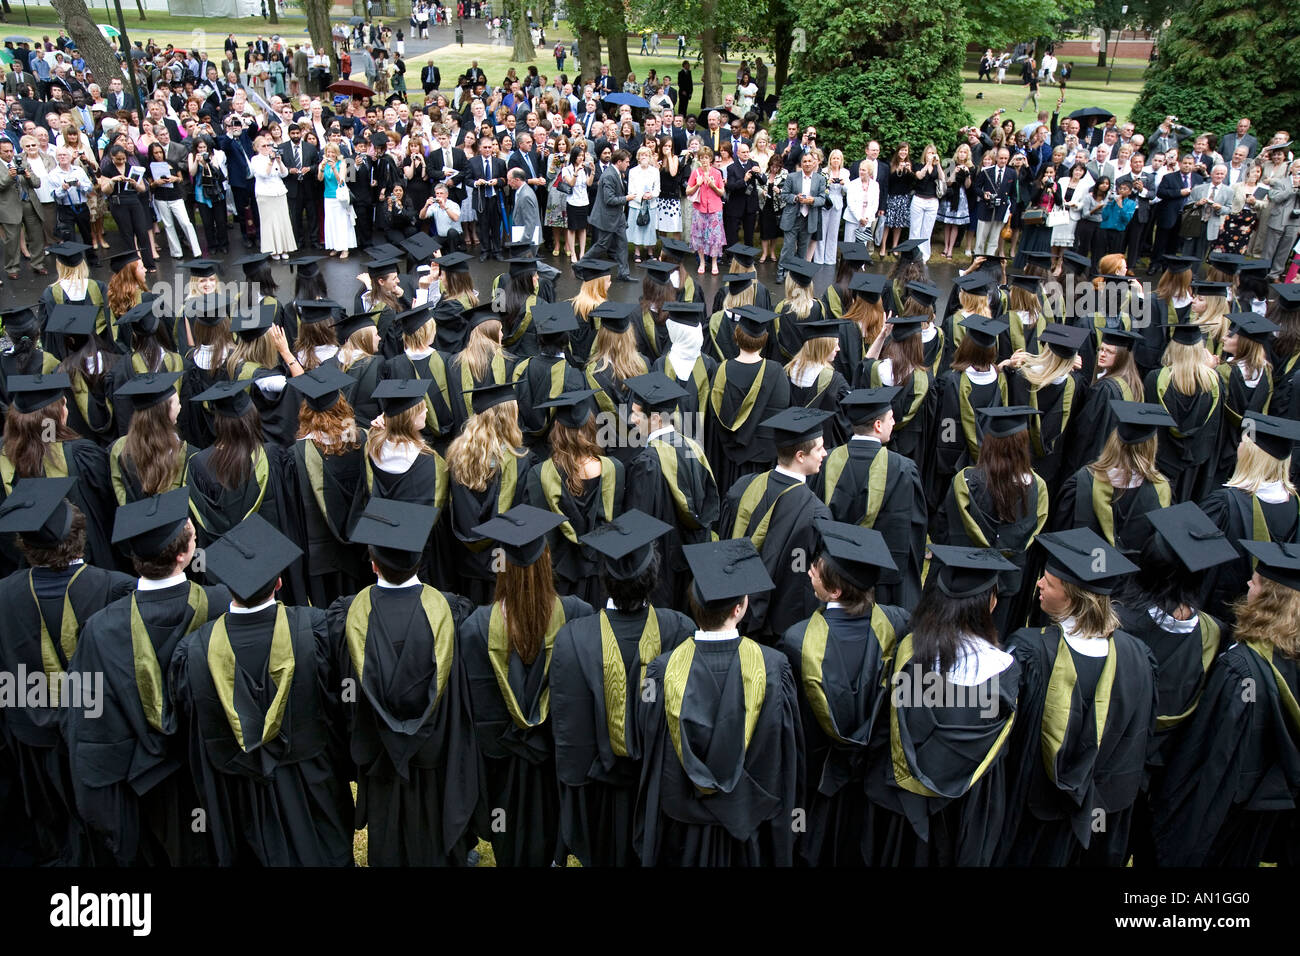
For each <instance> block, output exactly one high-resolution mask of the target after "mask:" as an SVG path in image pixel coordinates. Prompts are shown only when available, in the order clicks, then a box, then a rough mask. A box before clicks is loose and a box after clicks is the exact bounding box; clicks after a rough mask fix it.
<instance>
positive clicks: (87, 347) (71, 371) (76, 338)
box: [59, 332, 119, 394]
mask: <svg viewBox="0 0 1300 956" xmlns="http://www.w3.org/2000/svg"><path fill="white" fill-rule="evenodd" d="M63 341H64V342H65V343H66V345H67V348H68V354H67V356H66V357H65V358H64V359H63V361H62V363H60V365H59V371H61V372H63V373H64V374H65V375H67V376H68V378H69V379H70V380H71V381H72V382H74V383H75V382H76V381H77V379H78V378H81V379H82V380H83V381H85V383H86V385H87V387H88V388H89V389H90V390H91V391H92V392H95V393H96V394H102V393H103V384H104V380H105V379H106V378H107V377H108V370H109V366H110V362H109V359H110V358H112V359H116V358H117V357H118V355H119V353H118V352H117V350H116V349H115V348H114V347H113V345H112V343H111V342H108V341H106V340H105V339H103V338H101V337H100V335H99V333H98V332H92V333H91V334H90V335H65V336H64V337H63ZM101 353H102V354H103V355H104V356H105V360H104V367H103V369H102V370H100V371H94V372H92V371H90V370H89V368H88V367H87V364H86V363H87V360H88V359H91V358H93V357H94V356H95V355H97V354H101Z"/></svg>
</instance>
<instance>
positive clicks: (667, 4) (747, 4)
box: [610, 0, 763, 106]
mask: <svg viewBox="0 0 1300 956" xmlns="http://www.w3.org/2000/svg"><path fill="white" fill-rule="evenodd" d="M632 11H633V20H634V21H639V22H642V23H653V24H655V25H656V26H657V27H658V29H659V32H660V34H661V35H662V34H663V33H664V32H668V33H684V34H686V36H687V37H688V38H691V37H693V38H696V39H697V42H698V43H699V46H700V49H701V50H702V51H703V52H704V56H703V58H702V59H703V63H704V75H703V78H702V80H701V89H702V91H703V95H704V100H703V104H704V105H707V106H713V105H716V104H718V103H721V102H722V45H723V44H724V43H730V42H731V40H732V39H733V38H734V37H735V36H736V35H737V33H738V32H744V33H747V34H748V33H751V32H752V31H754V30H758V31H762V29H763V27H762V26H760V25H759V24H758V22H757V21H758V20H759V19H761V18H756V17H755V16H754V7H753V4H752V0H633V6H632ZM610 72H611V73H612V72H613V69H612V68H611V70H610Z"/></svg>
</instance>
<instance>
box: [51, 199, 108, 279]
mask: <svg viewBox="0 0 1300 956" xmlns="http://www.w3.org/2000/svg"><path fill="white" fill-rule="evenodd" d="M54 215H55V222H54V235H55V238H57V239H58V240H59V241H60V242H62V241H65V240H69V239H71V238H72V237H73V231H72V230H73V229H75V230H77V232H79V233H81V241H82V242H83V243H84V244H86V245H88V246H90V247H91V251H89V252H87V253H86V261H87V262H89V263H90V264H91V265H92V266H93V265H95V264H97V263H98V262H99V256H97V255H95V253H94V245H95V244H94V243H93V242H91V241H90V207H89V206H87V205H86V204H85V203H82V204H81V205H80V206H65V205H62V204H60V205H58V206H57V207H56V208H55V211H54Z"/></svg>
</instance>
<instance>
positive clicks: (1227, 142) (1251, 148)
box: [1219, 116, 1259, 159]
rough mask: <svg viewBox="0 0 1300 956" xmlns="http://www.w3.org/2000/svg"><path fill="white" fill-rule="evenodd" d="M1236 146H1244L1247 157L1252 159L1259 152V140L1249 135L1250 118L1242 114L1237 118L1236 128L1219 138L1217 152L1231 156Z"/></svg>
mask: <svg viewBox="0 0 1300 956" xmlns="http://www.w3.org/2000/svg"><path fill="white" fill-rule="evenodd" d="M1238 146H1245V147H1246V158H1247V159H1253V158H1254V156H1255V154H1256V153H1258V152H1259V140H1257V139H1256V138H1255V137H1254V136H1252V135H1251V133H1250V120H1248V119H1247V118H1246V117H1244V116H1243V117H1242V118H1241V119H1239V120H1237V128H1236V130H1234V131H1233V132H1231V133H1229V134H1228V135H1227V136H1225V137H1223V139H1221V140H1219V152H1221V153H1222V154H1223V155H1224V156H1231V155H1232V153H1233V151H1234V150H1235V149H1236V148H1237V147H1238Z"/></svg>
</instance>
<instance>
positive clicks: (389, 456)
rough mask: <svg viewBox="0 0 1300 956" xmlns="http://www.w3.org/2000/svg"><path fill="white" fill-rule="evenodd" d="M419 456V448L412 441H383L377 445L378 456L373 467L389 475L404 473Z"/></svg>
mask: <svg viewBox="0 0 1300 956" xmlns="http://www.w3.org/2000/svg"><path fill="white" fill-rule="evenodd" d="M419 456H420V448H419V446H418V445H416V444H414V443H413V442H400V443H399V442H394V441H385V442H384V443H383V444H382V445H380V446H379V457H378V458H376V459H375V460H374V461H375V467H376V468H378V469H380V470H381V471H386V472H388V473H389V474H390V475H404V474H406V473H407V472H408V471H410V470H411V466H412V465H413V464H415V459H416V458H418V457H419Z"/></svg>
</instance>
